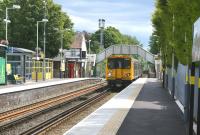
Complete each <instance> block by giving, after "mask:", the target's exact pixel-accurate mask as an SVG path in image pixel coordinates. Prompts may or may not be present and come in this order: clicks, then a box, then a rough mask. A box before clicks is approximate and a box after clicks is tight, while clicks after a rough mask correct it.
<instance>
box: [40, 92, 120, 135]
mask: <svg viewBox="0 0 200 135" xmlns="http://www.w3.org/2000/svg"><path fill="white" fill-rule="evenodd" d="M116 94H117V93H115V92H112V93H109V95H107V96H106V97H105V98H104V99H103V100H101V101H99V102H97V103H96V104H94V105H92V106H91V107H89V108H87V109H85V110H83V111H82V112H81V113H79V114H77V115H75V116H73V117H71V118H69V119H66V120H64V121H62V122H61V123H59V124H58V125H57V126H55V127H52V128H51V129H49V130H48V131H46V132H45V133H42V135H63V134H64V133H65V132H66V131H67V130H69V129H70V128H72V127H73V126H74V125H76V124H77V123H78V122H80V121H81V120H82V119H84V118H85V117H87V116H88V115H89V114H91V113H92V112H94V111H95V110H96V109H98V108H99V107H100V106H102V105H103V104H104V103H106V102H107V101H108V100H109V99H111V98H112V97H113V96H115V95H116Z"/></svg>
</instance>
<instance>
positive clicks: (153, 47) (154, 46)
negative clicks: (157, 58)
mask: <svg viewBox="0 0 200 135" xmlns="http://www.w3.org/2000/svg"><path fill="white" fill-rule="evenodd" d="M149 47H150V52H151V53H153V54H158V53H159V46H158V37H157V35H154V34H153V35H152V36H151V37H150V41H149Z"/></svg>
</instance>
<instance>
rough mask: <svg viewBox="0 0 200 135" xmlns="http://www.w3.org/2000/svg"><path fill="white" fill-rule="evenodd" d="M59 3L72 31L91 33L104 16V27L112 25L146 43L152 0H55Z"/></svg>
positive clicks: (149, 28)
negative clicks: (70, 20) (71, 25)
mask: <svg viewBox="0 0 200 135" xmlns="http://www.w3.org/2000/svg"><path fill="white" fill-rule="evenodd" d="M55 2H56V3H58V4H61V5H62V8H63V11H65V12H67V13H68V15H69V16H70V18H71V19H72V21H73V22H74V28H75V30H79V31H81V30H86V31H89V32H94V31H96V30H97V29H98V19H99V18H104V19H105V20H106V26H114V27H116V28H118V29H119V30H120V31H121V32H122V33H124V34H129V35H132V36H136V37H137V38H138V39H139V40H140V42H141V43H143V44H144V45H146V46H147V45H148V42H149V41H148V40H149V37H150V35H151V33H152V31H153V30H152V29H153V28H152V25H151V15H152V13H153V10H154V2H153V0H123V1H122V0H55Z"/></svg>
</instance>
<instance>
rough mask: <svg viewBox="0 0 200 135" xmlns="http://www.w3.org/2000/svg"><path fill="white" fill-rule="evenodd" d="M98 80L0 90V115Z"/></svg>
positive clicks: (13, 86)
mask: <svg viewBox="0 0 200 135" xmlns="http://www.w3.org/2000/svg"><path fill="white" fill-rule="evenodd" d="M101 81H102V79H100V78H71V79H53V80H47V81H40V82H32V83H25V84H20V85H12V86H5V87H3V86H2V87H1V88H0V113H2V112H5V111H9V110H12V109H16V108H19V107H23V106H26V105H30V104H34V103H36V102H40V101H44V100H47V99H50V98H54V97H57V96H60V95H63V94H67V93H70V92H73V91H77V90H78V89H81V88H84V87H89V86H92V85H95V84H97V83H100V82H101Z"/></svg>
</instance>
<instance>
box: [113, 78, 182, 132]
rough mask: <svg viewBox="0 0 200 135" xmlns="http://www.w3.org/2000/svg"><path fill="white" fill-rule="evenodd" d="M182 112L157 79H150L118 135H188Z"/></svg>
mask: <svg viewBox="0 0 200 135" xmlns="http://www.w3.org/2000/svg"><path fill="white" fill-rule="evenodd" d="M181 115H182V114H181V111H180V109H179V108H178V106H177V104H176V103H175V101H174V100H173V99H172V97H171V96H170V95H169V93H168V91H167V90H166V89H163V88H162V86H161V83H160V82H159V81H158V80H156V79H148V80H147V82H146V83H145V85H144V87H143V89H142V90H141V92H140V94H139V96H138V97H137V99H136V101H135V102H134V104H133V105H132V107H131V108H130V110H129V112H128V114H127V116H126V118H125V119H124V121H123V123H122V125H121V127H120V128H119V130H118V132H117V135H186V126H185V123H184V121H183V118H182V117H181Z"/></svg>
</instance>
